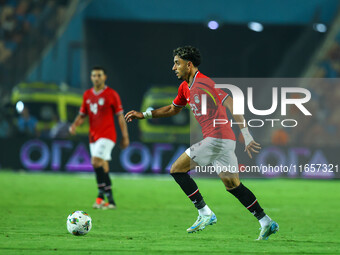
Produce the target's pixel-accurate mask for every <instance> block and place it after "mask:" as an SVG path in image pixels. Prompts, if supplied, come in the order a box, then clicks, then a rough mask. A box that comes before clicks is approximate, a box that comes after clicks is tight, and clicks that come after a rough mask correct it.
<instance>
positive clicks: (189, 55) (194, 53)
mask: <svg viewBox="0 0 340 255" xmlns="http://www.w3.org/2000/svg"><path fill="white" fill-rule="evenodd" d="M173 56H174V57H175V56H178V57H180V58H181V59H184V60H187V61H191V62H192V63H193V64H194V66H196V67H197V66H199V65H200V64H201V53H200V51H199V50H198V49H197V48H195V47H193V46H183V47H178V48H177V49H174V51H173Z"/></svg>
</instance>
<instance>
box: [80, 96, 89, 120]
mask: <svg viewBox="0 0 340 255" xmlns="http://www.w3.org/2000/svg"><path fill="white" fill-rule="evenodd" d="M86 100H87V96H86V92H85V93H84V95H83V103H82V104H81V107H80V110H79V114H81V115H87V114H88V112H87V108H86Z"/></svg>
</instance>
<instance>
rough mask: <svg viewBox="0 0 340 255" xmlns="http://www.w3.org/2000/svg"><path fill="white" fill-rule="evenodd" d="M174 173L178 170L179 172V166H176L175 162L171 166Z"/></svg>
mask: <svg viewBox="0 0 340 255" xmlns="http://www.w3.org/2000/svg"><path fill="white" fill-rule="evenodd" d="M174 173H178V172H177V168H176V164H175V163H173V164H172V165H171V168H170V174H174Z"/></svg>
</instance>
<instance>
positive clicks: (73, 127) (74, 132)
mask: <svg viewBox="0 0 340 255" xmlns="http://www.w3.org/2000/svg"><path fill="white" fill-rule="evenodd" d="M68 131H69V132H70V134H71V135H75V134H76V126H75V125H73V124H72V125H71V126H70V127H69V128H68Z"/></svg>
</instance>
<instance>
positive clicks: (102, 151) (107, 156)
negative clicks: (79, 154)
mask: <svg viewBox="0 0 340 255" xmlns="http://www.w3.org/2000/svg"><path fill="white" fill-rule="evenodd" d="M114 146H115V143H114V142H113V141H111V140H110V139H107V138H99V139H98V140H97V141H95V142H94V143H90V152H91V157H96V158H101V159H103V160H105V161H110V160H111V152H112V149H113V147H114Z"/></svg>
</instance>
